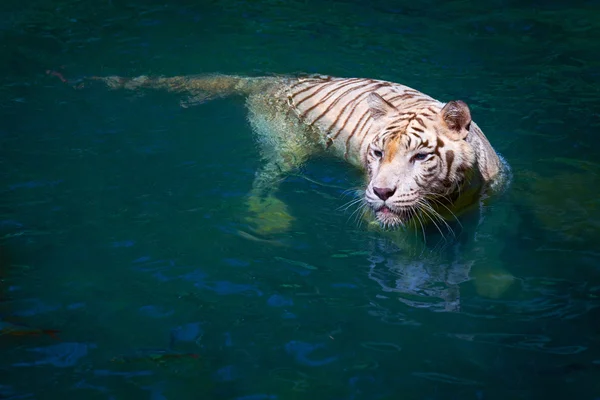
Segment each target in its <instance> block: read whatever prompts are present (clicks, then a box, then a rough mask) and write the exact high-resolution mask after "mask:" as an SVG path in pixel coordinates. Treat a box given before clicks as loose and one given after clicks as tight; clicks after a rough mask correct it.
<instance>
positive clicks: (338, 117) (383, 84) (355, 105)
mask: <svg viewBox="0 0 600 400" xmlns="http://www.w3.org/2000/svg"><path fill="white" fill-rule="evenodd" d="M388 85H389V84H388V83H380V84H379V85H377V86H376V87H374V88H373V89H369V91H364V92H362V93H359V95H358V96H356V97H355V98H353V99H352V100H350V101H349V102H348V103H346V105H345V106H344V108H342V111H340V113H339V114H338V116H337V118H336V119H335V121H333V123H332V124H331V125H329V128H327V130H326V132H327V133H329V131H330V130H331V129H333V127H334V126H335V125H337V123H338V121H339V119H340V118H341V117H342V115H344V112H345V111H346V109H347V108H348V106H349V105H350V104H352V103H354V106H353V107H352V109H351V110H350V113H349V114H348V117H346V120H345V121H344V124H343V125H342V127H341V128H340V129H338V131H337V132H336V134H335V135H334V138H335V137H337V136H338V135H339V134H340V132H342V131H343V130H344V128H345V127H346V124H348V121H350V119H351V118H352V115H353V114H354V111H356V107H358V105H359V104H360V103H359V102H357V100H358V99H359V98H360V97H361V96H365V95H369V94H370V93H372V92H373V91H375V90H377V89H379V88H381V87H383V86H388ZM352 135H354V130H353V131H352V133H351V134H350V136H352Z"/></svg>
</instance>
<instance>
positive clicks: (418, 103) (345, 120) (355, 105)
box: [287, 76, 441, 164]
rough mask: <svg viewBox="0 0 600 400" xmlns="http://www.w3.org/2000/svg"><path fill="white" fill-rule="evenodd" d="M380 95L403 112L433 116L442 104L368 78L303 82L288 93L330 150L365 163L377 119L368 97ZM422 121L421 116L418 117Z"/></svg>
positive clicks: (289, 99) (405, 89)
mask: <svg viewBox="0 0 600 400" xmlns="http://www.w3.org/2000/svg"><path fill="white" fill-rule="evenodd" d="M373 92H376V93H377V94H379V95H380V96H382V97H383V98H384V99H386V100H387V101H388V102H390V103H391V104H393V105H394V106H396V108H398V110H400V111H401V112H403V113H411V112H412V113H420V112H425V113H426V114H427V109H426V107H427V106H430V107H432V106H433V107H435V108H433V107H432V108H430V110H429V112H430V114H432V115H435V113H437V111H436V110H439V109H440V106H441V103H440V102H438V101H436V100H435V99H433V98H431V97H429V96H427V95H425V94H423V93H420V92H418V91H416V90H414V89H411V88H409V87H407V86H403V85H399V84H396V83H391V82H386V81H381V80H375V79H365V78H334V77H328V76H318V77H314V78H313V77H309V78H304V79H299V80H298V81H297V82H295V83H294V84H292V85H291V86H290V88H289V91H288V93H287V95H288V101H289V104H290V106H291V107H292V109H293V110H294V111H295V112H296V113H297V115H298V117H299V118H300V119H301V120H302V121H303V122H304V123H306V124H308V125H311V126H313V127H315V128H317V129H318V131H319V132H320V133H321V134H322V135H323V140H324V144H325V146H326V147H327V148H330V147H332V146H333V149H334V151H336V152H337V153H338V154H340V155H343V156H344V158H345V159H347V160H349V161H352V162H354V163H355V164H362V162H363V161H364V160H361V159H360V154H361V153H364V151H361V149H362V150H364V147H365V146H366V144H367V143H368V140H367V139H368V138H369V136H372V135H373V134H375V133H376V132H373V131H372V129H371V128H372V126H373V119H372V118H370V116H371V115H370V109H369V104H368V101H367V98H368V96H369V94H371V93H373ZM417 118H419V117H417Z"/></svg>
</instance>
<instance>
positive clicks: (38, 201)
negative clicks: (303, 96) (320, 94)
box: [0, 0, 600, 400]
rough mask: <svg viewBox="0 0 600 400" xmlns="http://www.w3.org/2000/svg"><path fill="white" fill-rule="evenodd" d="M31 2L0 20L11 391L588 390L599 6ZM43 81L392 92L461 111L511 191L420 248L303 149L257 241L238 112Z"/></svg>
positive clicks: (45, 394)
mask: <svg viewBox="0 0 600 400" xmlns="http://www.w3.org/2000/svg"><path fill="white" fill-rule="evenodd" d="M22 4H24V3H23V2H16V1H4V2H2V5H1V6H0V16H1V18H0V31H1V35H2V42H1V43H2V54H3V56H2V62H1V63H0V71H1V72H2V74H1V85H0V99H1V103H0V104H1V106H0V121H2V124H1V125H0V146H1V148H2V153H1V158H0V161H1V163H2V164H1V165H2V170H1V174H2V179H1V180H0V192H1V194H2V196H1V202H0V205H1V207H0V238H1V239H0V257H1V259H0V274H1V276H0V279H1V281H0V318H1V321H2V322H0V324H4V325H2V326H3V327H10V326H12V325H8V324H19V325H22V326H23V327H20V328H18V329H19V331H20V332H21V333H30V335H12V334H5V335H2V336H0V351H1V354H2V356H1V358H0V372H1V374H0V397H2V398H10V399H12V398H15V399H16V398H40V399H46V398H66V397H69V398H94V399H95V398H98V399H110V398H114V399H117V398H119V399H120V398H140V399H148V398H149V399H165V398H169V399H171V398H176V399H187V398H190V399H192V398H215V399H246V400H249V399H252V400H255V399H256V400H258V399H306V398H315V399H398V398H402V399H550V398H556V399H562V398H577V399H590V400H592V399H598V398H600V389H599V386H598V384H597V382H598V379H599V378H600V354H599V351H598V348H599V347H598V344H599V339H600V322H599V321H600V313H599V311H598V310H599V309H598V306H599V305H600V300H599V297H598V296H600V270H599V269H598V261H599V259H600V252H599V251H598V249H597V245H596V244H597V243H598V238H599V235H598V227H599V226H600V212H599V203H598V189H597V188H598V184H599V181H598V173H599V172H600V164H598V161H597V158H598V154H599V153H598V151H597V149H596V148H595V143H596V137H597V135H598V132H599V126H600V118H599V114H598V109H599V108H598V107H599V105H600V102H599V87H600V86H599V84H600V58H599V57H598V56H597V43H598V40H599V39H600V25H599V23H598V18H596V16H597V15H598V12H599V11H600V4H599V3H598V2H597V1H587V2H581V3H580V4H578V5H575V4H570V3H568V2H560V1H553V2H539V3H535V2H533V1H529V2H523V1H499V0H496V1H493V2H480V3H478V4H475V3H473V4H470V3H469V2H466V1H463V2H434V1H426V2H416V3H415V2H405V4H402V3H395V4H391V3H387V2H384V1H373V2H358V1H336V2H326V3H325V2H318V1H288V2H281V1H264V2H262V3H260V4H259V3H258V2H241V1H238V2H236V1H221V2H192V1H187V2H186V1H177V2H172V3H169V4H166V3H164V2H145V3H142V2H139V1H138V2H128V3H127V4H126V5H125V4H122V3H120V2H116V1H103V2H75V1H68V0H63V1H54V2H50V1H46V0H38V1H30V2H27V5H24V6H23V5H22ZM47 69H54V70H57V71H60V72H61V73H63V74H64V75H65V76H67V77H69V78H77V77H80V76H84V75H108V74H119V75H137V74H165V75H177V74H196V73H209V72H223V73H240V74H251V75H257V74H261V73H293V72H317V73H325V74H331V75H338V76H359V77H372V78H380V79H389V80H393V81H396V82H400V83H404V84H407V85H409V86H412V87H415V88H417V89H419V90H422V91H424V92H425V93H428V94H430V95H432V96H434V97H436V98H438V99H440V100H450V99H453V98H460V99H462V100H464V101H466V102H467V103H468V104H469V105H470V106H471V109H472V113H473V115H474V119H475V120H476V121H477V122H478V124H479V125H480V126H482V128H483V129H484V132H486V134H487V135H488V137H489V138H490V140H491V142H492V143H493V145H494V146H495V147H496V149H497V150H498V151H499V152H500V153H502V154H503V155H504V157H505V158H506V159H507V160H508V162H509V163H510V164H511V166H512V168H513V172H514V180H513V183H512V185H511V187H510V189H509V191H508V192H507V193H506V194H505V195H504V196H503V197H501V198H499V199H497V200H496V201H495V202H493V203H492V204H491V205H490V207H489V209H488V210H487V214H486V219H485V220H484V222H483V224H482V225H481V226H479V227H478V228H477V227H476V221H477V213H476V212H475V213H472V214H470V215H467V216H465V217H464V219H463V220H461V224H462V227H461V225H460V224H458V223H456V222H455V223H453V224H452V228H453V229H454V230H455V231H456V233H457V235H458V239H457V240H456V241H455V242H453V243H454V244H453V245H452V246H446V247H445V248H443V249H441V250H440V249H439V247H438V248H437V249H438V250H439V251H437V252H436V251H431V252H427V253H423V254H422V255H421V256H414V255H410V254H408V253H406V252H401V251H398V250H397V248H395V247H394V245H393V244H392V243H390V242H389V241H388V240H387V239H386V238H385V237H382V236H380V235H378V234H376V233H373V232H367V231H365V230H364V229H361V228H359V227H358V226H357V224H356V223H355V222H354V221H353V220H352V219H351V218H349V217H350V214H351V211H347V212H344V211H343V210H340V209H339V207H340V206H341V205H342V204H344V203H345V202H347V201H349V200H350V198H349V197H347V196H346V197H344V196H343V194H342V192H343V191H344V189H347V188H350V187H354V186H356V185H358V184H359V183H360V175H359V174H357V173H356V172H355V171H352V170H350V169H349V168H348V167H347V166H345V165H344V164H342V163H340V162H337V161H335V160H328V159H316V160H312V161H311V162H310V163H309V164H308V165H306V167H305V168H304V169H303V170H302V171H300V173H299V174H297V175H294V176H291V177H289V178H288V179H287V180H286V181H285V182H284V183H283V185H282V189H281V197H282V199H284V200H285V201H286V202H287V204H288V205H289V207H290V210H291V211H292V213H293V215H294V216H295V218H296V220H295V221H294V223H293V226H292V229H291V230H290V231H289V232H288V233H287V234H285V235H282V237H280V238H278V240H279V241H272V242H256V241H252V240H249V239H248V238H246V237H243V236H240V235H239V234H238V230H239V229H240V228H243V220H242V218H243V216H242V211H243V200H244V195H245V194H246V192H247V191H248V190H249V189H250V184H251V181H252V178H253V174H254V171H255V170H256V168H258V167H259V165H260V163H259V157H258V151H257V148H256V146H255V144H254V143H253V141H252V137H251V132H250V128H249V126H248V124H247V123H246V121H245V114H244V109H243V106H242V104H241V102H240V101H238V100H233V99H226V100H218V101H214V102H212V103H207V104H204V105H201V106H198V107H191V108H182V107H181V106H180V101H181V100H182V99H181V98H180V97H178V96H175V95H170V94H165V93H148V94H146V95H144V96H141V95H138V94H135V93H134V94H132V93H125V92H110V91H107V90H106V89H105V88H102V87H100V86H99V85H96V86H93V87H90V88H87V89H85V90H79V91H78V90H73V89H72V88H70V87H69V86H67V85H64V84H62V83H61V82H60V81H59V80H58V79H56V78H52V77H49V76H47V75H45V71H46V70H47ZM429 234H430V235H431V236H430V237H431V238H432V239H431V241H432V242H435V240H436V232H435V229H434V230H433V231H431V232H429ZM437 238H438V239H439V236H437ZM429 248H430V249H433V248H435V245H434V243H430V246H429ZM40 330H50V331H58V332H55V333H52V332H48V333H49V334H41V335H40V334H39V333H40ZM4 332H8V328H7V329H5V330H4ZM13 333H15V332H13Z"/></svg>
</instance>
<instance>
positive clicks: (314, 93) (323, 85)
mask: <svg viewBox="0 0 600 400" xmlns="http://www.w3.org/2000/svg"><path fill="white" fill-rule="evenodd" d="M340 82H342V84H343V83H344V81H331V82H326V83H321V84H320V85H321V87H319V88H318V89H317V90H315V91H314V92H312V93H311V94H309V95H308V96H306V97H304V98H302V100H300V101H299V102H297V103H296V104H295V106H296V107H300V104H302V103H304V102H305V101H306V100H308V99H311V98H312V97H313V96H315V95H317V94H319V93H320V92H321V91H322V90H324V89H327V88H328V87H329V86H332V85H335V84H336V83H340ZM313 87H314V86H313ZM333 90H335V89H333ZM292 97H293V96H292Z"/></svg>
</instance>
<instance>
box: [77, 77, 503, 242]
mask: <svg viewBox="0 0 600 400" xmlns="http://www.w3.org/2000/svg"><path fill="white" fill-rule="evenodd" d="M85 79H86V78H84V80H85ZM87 79H88V80H93V81H102V82H104V83H105V84H106V85H107V86H108V87H109V88H111V89H127V90H135V91H143V90H149V89H161V90H166V91H169V92H175V93H182V94H185V95H187V99H186V100H185V105H186V106H190V105H194V104H199V103H202V102H205V101H208V100H211V99H214V98H220V97H224V96H231V95H239V96H243V97H244V98H245V99H246V107H247V109H248V121H249V123H250V125H251V126H252V130H253V132H254V134H255V136H256V139H257V142H258V144H259V147H260V150H261V156H262V158H263V160H264V165H263V167H262V168H261V169H260V170H259V171H258V172H257V174H256V177H255V180H254V182H253V184H252V189H251V192H250V194H249V197H248V210H249V216H248V218H247V219H246V221H247V222H249V223H250V224H251V225H253V226H254V227H255V230H256V231H257V232H259V233H265V234H272V233H277V232H281V231H285V230H287V229H288V228H289V227H290V226H291V224H292V222H293V218H292V217H291V216H290V215H289V212H288V209H287V207H286V205H285V204H284V203H283V202H282V201H280V200H279V199H278V198H277V197H276V193H277V188H278V183H279V182H280V181H281V180H282V179H281V178H282V177H284V176H285V175H286V174H288V173H289V172H291V171H293V170H295V169H297V168H298V167H299V166H301V165H302V164H303V163H304V162H306V160H308V159H309V158H310V157H311V156H313V155H315V154H319V153H328V154H331V155H333V156H336V157H339V158H342V159H344V160H346V161H348V163H349V164H351V165H353V166H354V167H357V168H359V169H361V170H363V171H365V172H366V177H367V179H366V181H367V182H366V184H365V190H364V199H363V203H364V205H366V207H367V208H368V209H369V210H371V213H372V214H373V216H374V220H375V221H377V223H378V224H379V226H380V227H381V228H384V229H392V230H393V229H397V228H399V227H406V226H407V225H409V224H411V223H413V222H414V225H415V226H417V224H420V226H421V228H423V226H424V225H425V224H427V223H428V222H432V223H433V224H436V219H440V220H441V219H443V218H445V216H444V215H443V214H444V212H445V211H447V214H449V215H452V216H455V215H456V212H458V210H459V209H461V208H465V207H469V206H471V205H473V204H476V203H477V202H478V201H480V199H481V198H482V197H483V196H484V195H489V194H491V193H494V192H498V191H501V190H502V189H503V188H504V187H506V183H507V181H508V179H507V177H508V176H509V174H508V171H509V166H508V164H507V163H506V162H505V161H504V160H503V159H502V158H501V157H500V156H499V154H497V153H496V151H495V150H494V148H493V147H492V146H491V144H490V143H489V141H488V139H487V138H486V136H485V135H484V134H483V132H482V131H481V129H479V127H478V126H477V125H476V124H475V122H473V121H472V119H471V112H470V109H469V107H468V106H467V104H465V103H464V102H462V101H460V100H454V101H450V102H448V103H442V102H440V101H438V100H436V99H434V98H432V97H430V96H428V95H426V94H424V93H422V92H419V91H418V90H415V89H412V88H410V87H408V86H404V85H401V84H398V83H394V82H388V81H382V80H377V79H368V78H339V77H332V76H327V75H307V76H263V77H243V76H232V75H206V76H174V77H162V76H157V77H149V76H141V77H134V78H126V77H115V76H109V77H90V78H87ZM77 87H78V88H81V87H82V83H81V81H80V82H79V84H78V86H77Z"/></svg>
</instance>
